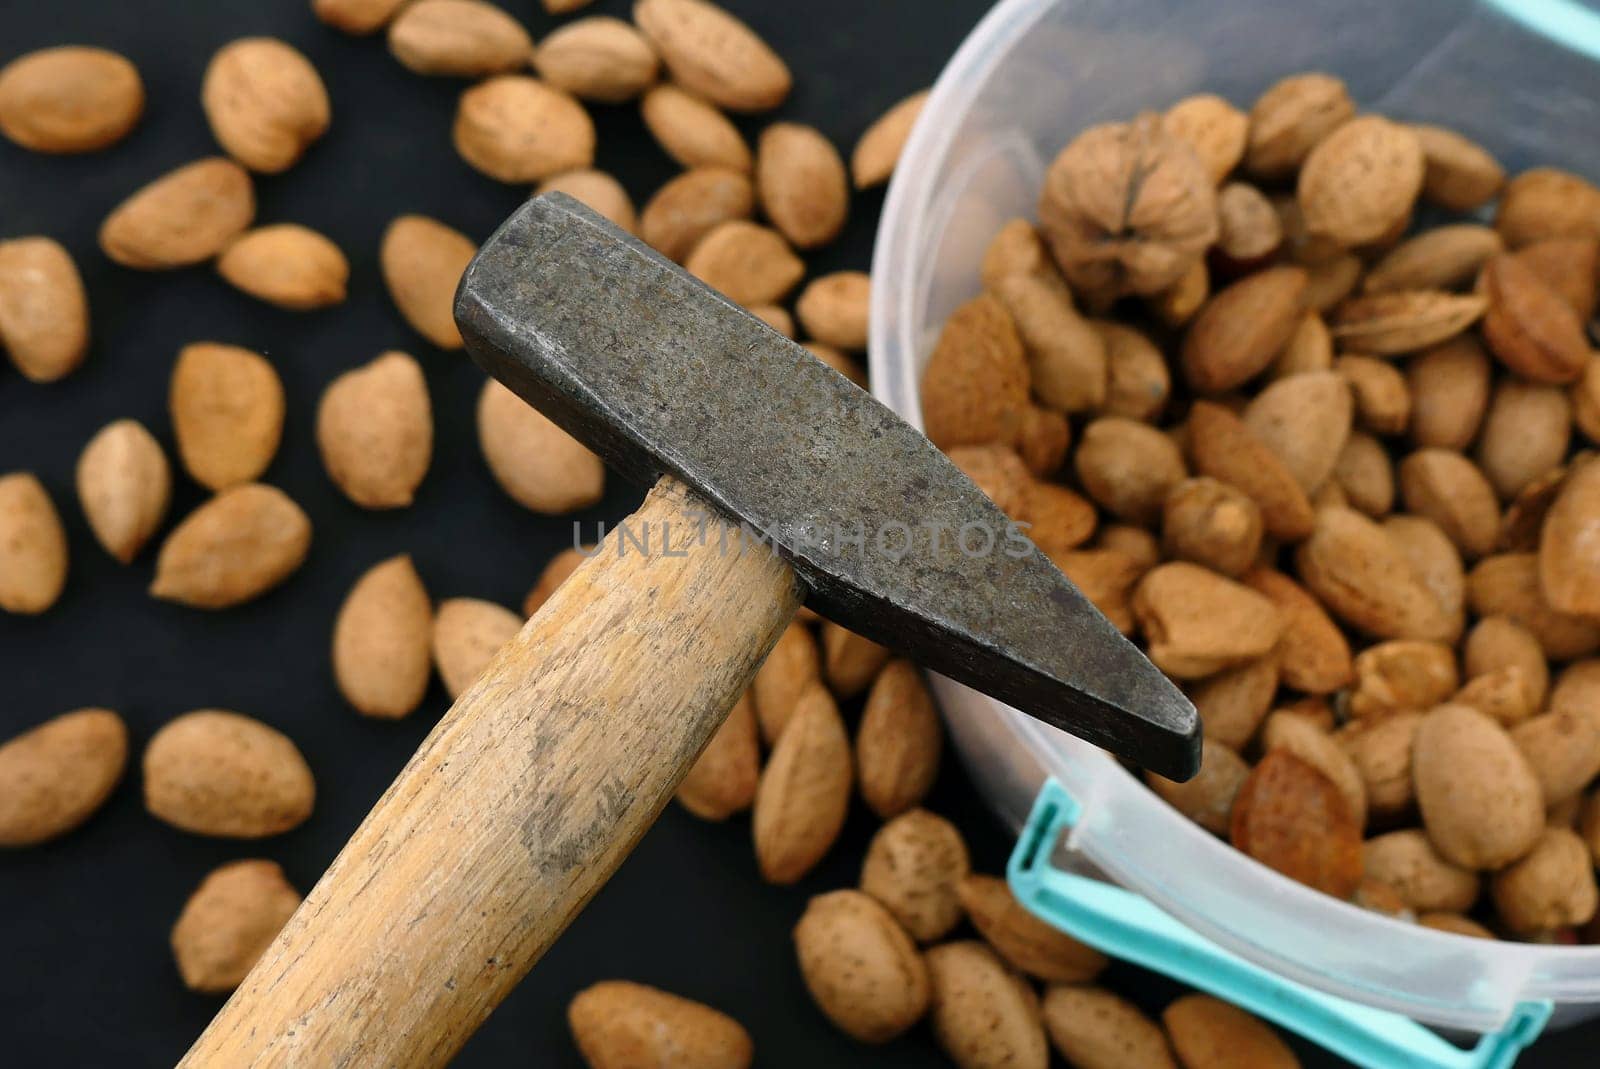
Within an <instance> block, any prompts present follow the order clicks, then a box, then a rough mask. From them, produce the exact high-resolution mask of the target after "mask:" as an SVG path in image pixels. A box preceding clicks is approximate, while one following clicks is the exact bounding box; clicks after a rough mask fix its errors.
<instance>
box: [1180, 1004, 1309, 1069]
mask: <svg viewBox="0 0 1600 1069" xmlns="http://www.w3.org/2000/svg"><path fill="white" fill-rule="evenodd" d="M1161 1021H1162V1023H1163V1024H1165V1025H1166V1026H1167V1036H1168V1037H1169V1038H1170V1039H1171V1041H1172V1048H1173V1050H1175V1051H1177V1052H1178V1061H1179V1062H1181V1063H1182V1064H1183V1066H1184V1069H1231V1067H1234V1066H1237V1067H1238V1069H1246V1067H1248V1069H1299V1066H1300V1059H1298V1058H1296V1057H1295V1055H1294V1052H1293V1051H1291V1050H1290V1049H1289V1046H1288V1044H1286V1043H1284V1041H1283V1040H1282V1039H1279V1038H1278V1034H1277V1033H1276V1032H1274V1031H1273V1030H1272V1029H1271V1028H1270V1027H1268V1026H1267V1025H1266V1024H1265V1023H1264V1022H1262V1021H1260V1020H1259V1019H1257V1018H1255V1017H1252V1016H1251V1015H1250V1014H1248V1013H1246V1012H1245V1011H1244V1010H1241V1009H1240V1008H1239V1007H1237V1006H1234V1005H1232V1004H1231V1003H1227V1002H1223V1001H1222V1000H1221V999H1215V998H1212V997H1211V996H1210V995H1185V996H1184V997H1183V998H1180V999H1178V1000H1177V1001H1176V1002H1174V1003H1172V1004H1171V1005H1169V1006H1168V1007H1167V1008H1166V1010H1165V1011H1163V1012H1162V1014H1161Z"/></svg>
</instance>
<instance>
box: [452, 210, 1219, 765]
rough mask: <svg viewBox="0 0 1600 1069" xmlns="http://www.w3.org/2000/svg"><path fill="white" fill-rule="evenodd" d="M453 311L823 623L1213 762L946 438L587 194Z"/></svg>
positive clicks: (1126, 744) (531, 214)
mask: <svg viewBox="0 0 1600 1069" xmlns="http://www.w3.org/2000/svg"><path fill="white" fill-rule="evenodd" d="M455 314H456V321H457V323H458V325H459V326H460V328H461V334H462V336H463V337H464V338H465V339H466V343H467V350H468V351H469V352H470V353H471V354H472V357H473V359H474V360H476V361H477V362H478V363H479V364H480V365H481V366H482V367H483V368H484V370H485V371H487V372H489V374H491V375H493V376H494V377H495V378H497V379H499V380H500V381H501V382H503V383H505V385H506V386H508V387H510V388H511V389H512V390H513V391H515V392H516V393H517V394H519V395H521V396H522V398H523V399H524V400H526V401H528V402H529V403H530V404H532V405H534V406H535V407H537V408H539V409H540V410H541V411H543V412H544V413H545V414H546V415H548V416H549V417H550V418H551V419H552V420H554V421H555V422H556V423H558V424H560V425H561V426H562V427H564V428H565V429H566V430H567V431H568V432H569V433H571V434H572V435H573V436H575V437H576V438H578V439H579V440H581V441H583V442H584V443H585V444H587V445H588V446H589V447H590V448H591V449H593V450H594V451H595V452H597V453H599V454H600V456H601V457H602V458H604V459H605V461H606V462H607V463H608V464H610V465H612V466H613V467H615V468H616V469H618V470H619V471H621V472H622V473H623V474H624V475H627V476H629V477H631V478H634V479H637V480H638V481H640V482H644V483H650V482H653V481H654V480H655V479H657V478H658V477H660V476H661V475H663V474H668V473H670V474H672V475H674V476H676V477H677V478H678V479H680V480H682V481H683V482H684V483H686V484H688V485H689V486H691V487H692V488H694V489H695V490H696V491H697V492H698V493H699V494H701V495H702V496H703V497H705V498H706V499H707V500H708V501H711V502H713V503H714V504H715V505H716V506H717V507H718V508H720V509H721V510H723V511H724V512H725V513H726V514H727V517H728V518H730V519H732V520H733V521H736V522H739V523H742V524H744V525H746V526H747V528H748V529H750V530H752V531H755V532H761V533H763V534H767V535H770V536H771V539H772V542H773V544H774V545H775V546H776V547H777V549H778V551H779V552H781V553H782V554H783V555H784V556H785V557H786V558H787V559H788V561H789V562H790V563H791V564H792V566H793V567H794V569H795V572H796V574H797V575H798V576H799V577H800V579H801V581H802V582H803V583H804V584H805V586H806V588H807V591H808V593H807V602H808V604H810V605H811V606H812V607H814V608H815V609H816V610H817V611H818V612H820V613H822V614H823V615H824V616H826V617H828V618H829V619H831V620H834V621H837V622H838V623H840V624H843V625H844V626H846V627H848V628H850V629H851V630H853V631H857V632H859V633H861V634H863V635H866V636H867V637H868V638H871V639H874V640H876V641H878V642H881V643H883V644H884V645H887V646H890V647H892V648H895V649H897V650H900V651H902V652H904V653H905V654H906V655H908V656H910V657H911V658H913V659H915V660H917V661H919V662H920V663H922V664H923V665H925V666H926V667H928V668H931V669H933V670H934V671H937V672H941V673H943V674H945V675H947V676H950V677H951V678H953V679H957V680H960V681H961V682H963V683H967V684H969V685H971V686H973V687H976V688H977V689H979V690H982V691H986V692H987V693H989V694H992V695H993V696H995V697H997V698H999V699H1001V700H1002V701H1005V702H1008V703H1009V704H1011V705H1014V706H1016V707H1017V708H1019V709H1021V710H1023V711H1024V712H1027V713H1030V714H1032V715H1033V716H1035V717H1038V718H1039V719H1040V720H1043V721H1045V722H1046V723H1049V724H1052V725H1054V726H1056V727H1059V728H1062V729H1064V730H1066V731H1070V732H1072V733H1073V734H1075V735H1079V736H1082V737H1083V738H1086V739H1088V740H1090V741H1092V742H1095V743H1097V744H1099V745H1101V746H1104V747H1106V748H1107V749H1109V750H1112V751H1113V752H1115V753H1117V754H1120V755H1122V756H1124V757H1127V758H1130V759H1132V760H1134V761H1136V762H1138V763H1139V764H1141V765H1144V766H1146V767H1148V768H1150V769H1153V770H1155V771H1157V772H1160V773H1162V774H1164V775H1167V776H1171V777H1174V778H1177V779H1186V778H1188V777H1189V776H1190V775H1192V774H1193V773H1194V771H1195V770H1196V768H1197V767H1198V764H1199V727H1198V717H1197V715H1196V713H1195V710H1194V707H1193V706H1192V705H1190V703H1189V701H1188V700H1187V699H1186V698H1185V697H1184V696H1183V694H1182V693H1181V692H1180V691H1179V690H1178V689H1177V688H1176V687H1175V686H1173V685H1172V684H1171V683H1170V682H1169V681H1168V680H1167V679H1166V677H1165V676H1163V675H1162V674H1161V672H1159V671H1158V670H1157V669H1156V668H1155V667H1154V666H1153V665H1151V663H1150V662H1149V661H1148V660H1146V659H1145V657H1144V655H1143V654H1141V653H1140V652H1139V651H1138V649H1136V648H1135V647H1134V646H1133V645H1132V644H1131V643H1129V642H1128V641H1127V640H1126V639H1124V638H1123V637H1122V636H1121V635H1120V634H1119V633H1118V632H1117V630H1116V629H1115V628H1114V627H1112V626H1111V624H1110V623H1109V622H1107V621H1106V619H1105V617H1103V616H1101V615H1100V613H1099V612H1098V611H1097V610H1096V609H1095V608H1094V606H1093V605H1092V604H1091V603H1090V602H1089V601H1088V599H1087V598H1085V597H1084V596H1083V595H1082V594H1080V593H1079V592H1078V591H1077V589H1076V588H1075V587H1073V585H1072V584H1071V583H1070V582H1068V581H1067V579H1066V578H1065V577H1064V576H1063V575H1062V574H1061V572H1060V571H1058V570H1057V569H1056V567H1055V565H1053V564H1052V563H1051V562H1050V560H1049V558H1047V557H1046V556H1045V555H1044V554H1043V553H1040V552H1038V551H1037V550H1035V549H1033V548H1032V546H1031V544H1026V543H1024V542H1023V541H1022V540H1021V539H1020V538H1019V537H1018V536H1017V535H1016V534H1015V533H1014V532H1015V528H1014V526H1013V525H1011V523H1010V521H1009V520H1008V519H1007V517H1006V516H1005V515H1004V514H1003V513H1002V512H1001V511H1000V510H999V509H998V508H996V507H995V505H994V504H993V503H992V502H990V500H989V499H988V498H987V497H985V496H984V495H983V493H982V492H980V491H979V490H978V488H977V487H976V486H975V485H973V483H972V482H971V481H970V480H969V479H968V478H967V477H966V476H965V475H963V474H962V473H961V472H960V471H959V470H957V469H956V467H955V466H954V465H953V464H951V463H950V461H949V460H948V459H946V458H945V456H944V455H943V454H942V453H940V452H939V451H938V450H937V449H936V448H934V446H933V445H932V444H931V443H930V442H929V441H928V440H927V438H925V437H923V435H922V434H921V433H920V432H918V431H916V430H914V429H913V428H912V427H910V426H909V425H908V424H906V423H905V422H904V421H902V420H901V419H900V418H899V417H897V416H896V415H895V414H894V413H893V412H891V411H889V410H888V409H887V408H885V407H884V406H883V405H881V404H879V403H878V402H877V401H876V400H874V399H873V398H872V397H871V396H870V395H869V394H867V393H866V392H864V391H862V390H860V389H858V388H857V387H856V386H854V385H853V384H851V383H850V382H849V381H848V380H846V379H845V378H844V377H843V376H841V375H839V374H838V373H837V372H835V371H833V370H832V369H831V368H829V367H827V366H826V365H824V364H823V363H822V362H821V361H819V360H817V359H816V358H815V357H813V356H812V355H811V354H810V353H809V352H807V351H806V350H805V349H803V348H801V347H800V346H799V345H796V344H795V343H794V342H791V341H789V340H788V339H786V338H784V337H782V336H781V335H779V334H778V333H777V332H775V331H773V330H772V329H770V328H769V327H767V326H766V324H764V323H762V322H761V321H760V320H759V319H757V318H755V317H754V316H752V315H750V314H749V313H747V312H745V311H744V310H743V309H741V308H740V307H739V306H737V305H735V304H733V303H732V302H730V301H728V300H727V299H726V298H724V297H722V296H721V295H720V294H718V293H717V292H716V291H714V290H712V289H710V288H709V287H707V286H705V285H704V284H702V283H701V282H699V281H698V280H697V279H695V278H693V277H691V276H690V275H689V274H687V273H686V272H685V271H683V270H682V269H681V268H680V267H678V266H677V265H676V264H673V263H671V262H670V261H668V260H666V259H665V258H663V257H661V256H660V255H658V254H657V253H655V252H654V251H653V250H651V249H649V248H648V247H646V246H645V245H643V244H641V243H640V242H638V241H636V240H634V239H633V238H632V237H630V236H628V235H627V234H625V233H623V232H622V231H620V230H618V229H617V228H616V227H614V226H612V225H611V224H610V223H608V222H606V221H605V220H604V219H602V218H601V217H600V216H598V215H596V214H594V213H593V212H591V211H589V210H588V209H587V208H584V207H583V206H582V205H581V204H579V203H578V202H577V201H575V200H572V199H571V198H569V197H565V196H562V195H560V194H547V195H545V196H542V197H538V198H535V199H533V200H530V201H529V202H528V203H527V204H525V205H523V207H522V208H521V209H519V210H518V211H517V213H516V214H515V215H513V216H512V217H511V218H510V219H509V220H508V221H507V222H506V223H505V224H504V225H502V226H501V227H500V229H499V230H498V231H497V232H496V233H495V234H494V236H493V237H491V238H490V239H489V241H488V243H487V244H485V245H484V247H483V248H482V250H480V251H479V253H478V255H477V258H476V259H475V260H473V261H472V264H471V265H470V266H469V267H468V268H467V271H466V274H465V275H464V276H463V277H462V280H461V287H460V289H459V290H458V291H457V294H456V306H455Z"/></svg>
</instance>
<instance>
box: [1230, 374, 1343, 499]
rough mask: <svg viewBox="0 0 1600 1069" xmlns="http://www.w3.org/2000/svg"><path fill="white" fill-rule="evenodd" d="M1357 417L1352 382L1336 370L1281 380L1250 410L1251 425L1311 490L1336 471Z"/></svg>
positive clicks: (1248, 423)
mask: <svg viewBox="0 0 1600 1069" xmlns="http://www.w3.org/2000/svg"><path fill="white" fill-rule="evenodd" d="M1353 417H1354V402H1353V399H1352V397H1351V393H1350V387H1349V384H1348V383H1347V382H1346V381H1345V379H1344V377H1343V376H1341V375H1340V374H1338V373H1337V372H1334V371H1313V372H1308V373H1306V374H1304V375H1291V376H1289V377H1288V378H1285V379H1279V380H1278V381H1277V382H1274V383H1272V384H1271V385H1269V386H1268V387H1267V388H1266V389H1264V390H1262V391H1261V392H1260V393H1259V394H1257V395H1256V396H1255V398H1254V399H1253V400H1252V401H1251V402H1250V404H1249V405H1248V406H1246V408H1245V410H1244V424H1245V426H1246V427H1248V428H1249V429H1250V431H1251V433H1253V434H1254V435H1255V437H1256V439H1257V440H1258V441H1260V442H1262V443H1263V444H1264V445H1266V447H1267V448H1268V449H1270V450H1272V451H1273V453H1275V454H1277V456H1278V459H1279V460H1281V461H1283V465H1284V467H1285V468H1287V469H1288V470H1289V474H1291V475H1293V476H1294V479H1295V481H1296V482H1298V483H1299V484H1300V486H1301V488H1302V489H1304V490H1305V491H1306V493H1308V494H1310V493H1314V492H1315V491H1316V490H1317V488H1318V487H1320V486H1322V484H1323V483H1325V482H1327V481H1328V477H1329V476H1330V475H1332V474H1333V469H1334V465H1336V464H1337V463H1338V462H1339V454H1340V452H1341V451H1342V450H1343V449H1344V444H1345V442H1346V440H1348V438H1349V436H1350V425H1351V421H1352V419H1353Z"/></svg>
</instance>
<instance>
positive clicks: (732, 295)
mask: <svg viewBox="0 0 1600 1069" xmlns="http://www.w3.org/2000/svg"><path fill="white" fill-rule="evenodd" d="M683 266H684V268H685V269H687V270H688V272H689V273H690V274H691V275H694V276H695V277H696V278H698V279H699V280H700V281H702V282H704V283H705V284H706V285H708V286H710V287H711V288H712V289H715V290H718V291H720V292H721V293H722V294H723V295H724V296H726V297H727V298H728V299H729V300H731V301H733V302H734V303H735V304H776V303H777V302H779V301H781V300H783V298H784V297H786V296H788V294H789V291H790V290H792V289H794V288H795V286H797V285H798V284H799V283H800V279H801V278H803V277H804V276H805V273H806V265H805V263H804V262H803V261H802V260H801V259H800V257H798V256H796V255H795V254H794V250H792V249H791V248H790V247H789V243H788V242H787V241H785V240H784V238H783V235H782V234H779V233H778V232H777V231H776V230H772V229H769V228H768V227H764V226H761V225H760V224H758V223H752V222H749V221H747V220H743V219H736V220H732V221H730V222H726V223H721V224H719V225H717V226H716V227H714V228H713V229H712V230H711V231H709V232H708V233H707V234H706V235H705V236H704V237H702V238H701V239H700V240H699V241H698V242H697V243H696V244H695V246H694V249H693V250H692V251H691V252H690V253H689V255H688V257H687V258H685V260H684V261H683Z"/></svg>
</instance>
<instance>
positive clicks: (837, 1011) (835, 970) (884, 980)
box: [686, 891, 929, 1069]
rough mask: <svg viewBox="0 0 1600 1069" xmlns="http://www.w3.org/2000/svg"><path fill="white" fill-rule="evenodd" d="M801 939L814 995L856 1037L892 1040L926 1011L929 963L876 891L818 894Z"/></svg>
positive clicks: (798, 931) (803, 967)
mask: <svg viewBox="0 0 1600 1069" xmlns="http://www.w3.org/2000/svg"><path fill="white" fill-rule="evenodd" d="M794 945H795V951H796V955H797V956H798V957H799V959H800V974H801V976H802V977H803V978H804V979H805V983H806V989H807V990H808V991H810V992H811V998H812V1000H813V1001H815V1002H816V1004H817V1007H818V1008H819V1009H821V1010H822V1012H823V1013H824V1014H826V1015H827V1017H828V1019H829V1020H830V1021H832V1022H833V1023H834V1024H835V1025H837V1026H838V1027H839V1029H840V1030H841V1031H843V1032H844V1033H845V1034H846V1035H848V1036H850V1037H851V1038H852V1039H856V1040H859V1041H860V1042H862V1043H886V1042H888V1041H889V1040H891V1039H893V1038H894V1037H895V1036H898V1035H900V1034H901V1033H902V1032H904V1031H905V1030H906V1029H908V1028H910V1027H911V1026H912V1025H914V1024H916V1023H917V1021H919V1020H921V1018H922V1015H923V1014H924V1013H926V1012H927V1009H928V994H929V991H928V969H927V966H926V965H925V964H923V961H922V957H921V955H919V954H918V953H917V948H916V946H915V945H914V944H913V943H912V942H911V940H910V939H908V938H907V937H906V933H905V932H904V931H902V930H901V928H900V926H899V925H898V924H896V923H895V920H894V918H893V917H892V916H890V914H889V912H888V911H887V910H885V909H884V908H883V906H881V905H879V904H878V902H877V901H876V900H874V899H873V898H871V897H870V896H868V895H865V894H863V893H861V892H860V891H834V892H832V893H831V894H825V895H818V896H816V897H815V898H813V899H811V901H810V902H809V903H807V904H806V910H805V913H803V914H802V915H801V917H800V922H799V923H798V924H796V925H795V928H794ZM686 1069H687V1067H686Z"/></svg>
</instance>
